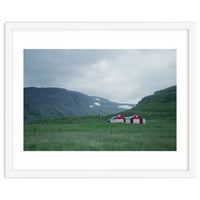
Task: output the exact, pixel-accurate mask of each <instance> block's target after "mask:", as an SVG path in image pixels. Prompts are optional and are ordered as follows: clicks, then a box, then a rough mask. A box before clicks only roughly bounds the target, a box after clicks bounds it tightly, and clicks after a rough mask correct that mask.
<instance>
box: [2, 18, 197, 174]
mask: <svg viewBox="0 0 200 200" xmlns="http://www.w3.org/2000/svg"><path fill="white" fill-rule="evenodd" d="M194 46H195V28H194V24H193V23H92V22H91V23H6V24H5V176H6V177H192V176H194V174H195V119H194V118H195V104H194V103H195V101H194V99H195V92H194V91H195V90H194V88H195V55H194V54H195V47H194Z"/></svg>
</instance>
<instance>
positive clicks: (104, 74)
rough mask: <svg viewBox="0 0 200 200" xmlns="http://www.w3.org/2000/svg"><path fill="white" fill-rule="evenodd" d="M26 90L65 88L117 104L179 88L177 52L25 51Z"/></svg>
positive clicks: (165, 50)
mask: <svg viewBox="0 0 200 200" xmlns="http://www.w3.org/2000/svg"><path fill="white" fill-rule="evenodd" d="M24 74H25V75H24V84H25V85H24V86H25V87H29V86H37V87H62V88H66V89H70V90H75V91H80V92H83V93H85V94H88V95H92V96H99V97H104V98H107V99H110V100H112V101H116V102H130V103H131V102H132V103H137V101H139V100H140V99H141V98H142V97H144V96H146V95H149V94H151V93H153V92H154V91H156V90H159V89H163V88H166V87H169V86H172V85H175V84H176V50H173V49H172V50H167V49H163V50H153V49H152V50H128V49H125V50H123V49H122V50H94V49H93V50H91V49H90V50H86V49H84V50H61V49H59V50H37V49H34V50H28V49H27V50H24Z"/></svg>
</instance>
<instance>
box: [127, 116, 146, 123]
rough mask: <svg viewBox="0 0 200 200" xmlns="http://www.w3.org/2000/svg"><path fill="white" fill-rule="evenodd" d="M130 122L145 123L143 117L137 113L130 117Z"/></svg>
mask: <svg viewBox="0 0 200 200" xmlns="http://www.w3.org/2000/svg"><path fill="white" fill-rule="evenodd" d="M130 123H131V124H143V119H142V118H141V117H139V116H138V115H135V116H133V117H131V118H130Z"/></svg>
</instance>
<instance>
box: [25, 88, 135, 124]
mask: <svg viewBox="0 0 200 200" xmlns="http://www.w3.org/2000/svg"><path fill="white" fill-rule="evenodd" d="M134 106H135V104H126V105H124V104H120V103H115V102H111V101H109V100H107V99H104V98H101V97H95V96H88V95H85V94H82V93H80V92H75V91H70V90H66V89H61V88H35V87H29V88H24V121H25V122H30V121H35V120H40V119H47V118H61V117H72V116H84V115H96V116H97V115H99V114H100V115H101V116H105V115H109V114H114V113H118V112H121V111H125V110H127V109H129V108H131V107H134Z"/></svg>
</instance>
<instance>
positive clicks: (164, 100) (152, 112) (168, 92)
mask: <svg viewBox="0 0 200 200" xmlns="http://www.w3.org/2000/svg"><path fill="white" fill-rule="evenodd" d="M119 114H121V115H122V116H132V115H136V114H137V115H140V116H141V117H143V118H146V119H160V120H162V119H163V120H176V86H172V87H169V88H166V89H163V90H160V91H157V92H155V93H154V94H152V95H150V96H146V97H144V98H143V99H142V100H141V101H139V103H138V104H137V106H135V107H134V108H132V109H130V110H127V111H124V112H120V113H119ZM109 117H111V115H110V116H108V118H109Z"/></svg>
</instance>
